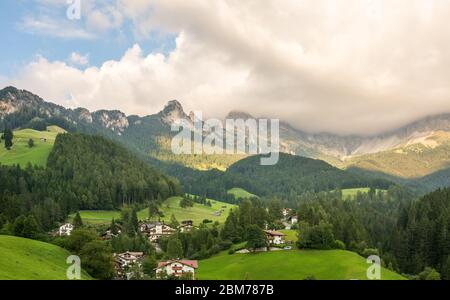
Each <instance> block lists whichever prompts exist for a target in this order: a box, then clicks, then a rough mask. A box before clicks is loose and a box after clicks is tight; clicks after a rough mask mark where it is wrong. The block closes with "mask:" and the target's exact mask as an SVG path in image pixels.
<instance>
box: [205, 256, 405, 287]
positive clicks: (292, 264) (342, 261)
mask: <svg viewBox="0 0 450 300" xmlns="http://www.w3.org/2000/svg"><path fill="white" fill-rule="evenodd" d="M369 266H370V265H369V264H366V261H365V259H364V258H362V257H361V256H359V255H358V254H356V253H353V252H348V251H342V250H331V251H298V250H293V251H275V252H266V253H258V254H233V255H229V254H223V253H222V254H219V255H217V256H214V257H212V258H209V259H206V260H202V261H200V262H199V268H198V271H197V275H198V279H200V280H246V279H248V280H276V279H278V280H299V279H305V278H306V277H308V276H314V277H315V278H316V279H318V280H350V279H360V280H365V279H367V277H366V272H367V268H368V267H369ZM381 277H382V279H383V280H401V279H404V278H403V277H402V276H400V275H398V274H396V273H394V272H392V271H389V270H386V269H382V272H381Z"/></svg>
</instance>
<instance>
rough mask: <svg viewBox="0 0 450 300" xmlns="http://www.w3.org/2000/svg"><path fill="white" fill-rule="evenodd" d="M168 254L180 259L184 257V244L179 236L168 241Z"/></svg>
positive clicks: (171, 257)
mask: <svg viewBox="0 0 450 300" xmlns="http://www.w3.org/2000/svg"><path fill="white" fill-rule="evenodd" d="M167 256H168V257H169V258H170V259H180V258H182V257H183V245H182V244H181V241H180V240H179V239H178V238H177V237H172V238H171V239H170V240H169V242H168V243H167Z"/></svg>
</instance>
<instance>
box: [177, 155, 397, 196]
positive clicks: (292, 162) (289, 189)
mask: <svg viewBox="0 0 450 300" xmlns="http://www.w3.org/2000/svg"><path fill="white" fill-rule="evenodd" d="M260 160H261V157H260V156H252V157H248V158H245V159H243V160H241V161H239V162H237V163H235V164H233V165H232V166H231V167H230V168H229V169H228V170H227V171H226V172H220V171H218V170H211V171H208V172H192V171H189V170H185V169H182V168H179V169H178V172H184V173H183V174H186V175H187V174H189V176H184V177H182V178H181V181H182V183H183V185H184V187H185V188H186V190H187V191H189V192H192V193H193V194H198V195H207V196H210V197H216V198H227V197H229V196H230V195H227V191H228V190H229V189H232V188H235V187H241V188H244V189H245V190H247V191H249V192H251V193H253V194H256V195H259V196H279V197H281V198H289V197H291V196H292V197H293V196H295V195H297V194H301V193H303V192H306V191H311V192H320V191H331V190H334V189H338V188H339V189H345V188H358V187H374V188H381V189H386V188H388V187H389V186H390V185H391V182H390V181H387V180H382V179H376V178H373V179H370V178H368V177H364V176H357V175H355V174H352V173H350V172H347V171H343V170H340V169H337V168H335V167H333V166H331V165H329V164H327V163H325V162H323V161H320V160H314V159H310V158H304V157H299V156H292V155H289V154H283V153H281V154H280V160H279V162H278V164H276V165H274V166H262V165H261V163H260V162H261V161H260Z"/></svg>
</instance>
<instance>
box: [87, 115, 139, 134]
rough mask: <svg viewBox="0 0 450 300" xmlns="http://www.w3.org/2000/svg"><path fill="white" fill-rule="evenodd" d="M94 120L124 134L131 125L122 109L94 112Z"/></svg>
mask: <svg viewBox="0 0 450 300" xmlns="http://www.w3.org/2000/svg"><path fill="white" fill-rule="evenodd" d="M93 119H94V121H95V122H96V123H99V124H100V125H101V126H103V127H105V128H108V129H111V130H112V131H114V132H117V133H120V134H122V133H123V132H124V131H125V129H127V128H128V126H130V124H129V122H128V119H127V116H126V115H125V114H124V113H123V112H120V111H117V110H116V111H106V110H100V111H97V112H95V113H94V118H93Z"/></svg>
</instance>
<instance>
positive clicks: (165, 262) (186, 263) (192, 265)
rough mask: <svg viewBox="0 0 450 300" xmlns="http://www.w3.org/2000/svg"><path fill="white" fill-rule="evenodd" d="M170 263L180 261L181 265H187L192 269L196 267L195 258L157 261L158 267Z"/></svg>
mask: <svg viewBox="0 0 450 300" xmlns="http://www.w3.org/2000/svg"><path fill="white" fill-rule="evenodd" d="M172 263H180V264H182V265H185V266H189V267H192V268H194V269H197V268H198V261H196V260H168V261H160V262H159V263H158V268H162V267H165V266H167V265H170V264H172Z"/></svg>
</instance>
